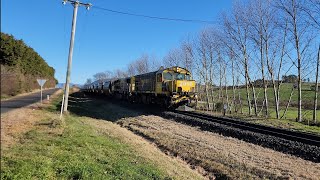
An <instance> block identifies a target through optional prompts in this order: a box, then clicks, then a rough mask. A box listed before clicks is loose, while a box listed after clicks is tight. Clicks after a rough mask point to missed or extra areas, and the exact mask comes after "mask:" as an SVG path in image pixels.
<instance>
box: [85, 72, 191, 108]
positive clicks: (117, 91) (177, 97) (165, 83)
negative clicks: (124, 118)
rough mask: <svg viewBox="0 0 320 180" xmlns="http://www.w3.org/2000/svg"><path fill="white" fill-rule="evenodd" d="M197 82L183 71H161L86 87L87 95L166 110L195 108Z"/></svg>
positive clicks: (100, 82)
mask: <svg viewBox="0 0 320 180" xmlns="http://www.w3.org/2000/svg"><path fill="white" fill-rule="evenodd" d="M195 87H196V82H195V81H194V80H192V76H191V73H190V72H189V71H188V70H187V69H184V68H181V67H177V66H175V67H171V68H166V69H165V68H160V69H159V70H158V71H154V72H149V73H145V74H139V75H136V76H132V77H126V78H121V79H114V80H104V81H95V82H93V83H91V84H86V85H84V88H83V90H84V91H85V92H86V93H93V94H103V95H106V96H109V97H113V98H117V99H125V100H128V101H130V102H133V103H144V104H159V105H161V106H163V107H167V108H176V107H179V106H181V105H188V106H190V107H195V106H196V105H197V95H196V92H195Z"/></svg>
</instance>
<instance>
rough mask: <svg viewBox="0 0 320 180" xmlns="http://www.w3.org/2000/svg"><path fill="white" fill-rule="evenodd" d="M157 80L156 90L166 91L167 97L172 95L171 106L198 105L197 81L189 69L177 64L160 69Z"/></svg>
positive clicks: (158, 91)
mask: <svg viewBox="0 0 320 180" xmlns="http://www.w3.org/2000/svg"><path fill="white" fill-rule="evenodd" d="M156 81H157V83H156V84H157V85H156V92H157V93H162V94H163V93H165V94H167V97H171V98H170V99H169V104H170V106H173V105H174V106H178V105H184V104H187V105H189V106H192V107H193V106H196V102H197V96H196V94H195V86H196V83H195V81H194V80H192V76H191V73H190V72H189V71H188V70H186V69H184V68H181V67H177V66H176V67H172V68H167V69H163V70H159V71H158V72H157V80H156Z"/></svg>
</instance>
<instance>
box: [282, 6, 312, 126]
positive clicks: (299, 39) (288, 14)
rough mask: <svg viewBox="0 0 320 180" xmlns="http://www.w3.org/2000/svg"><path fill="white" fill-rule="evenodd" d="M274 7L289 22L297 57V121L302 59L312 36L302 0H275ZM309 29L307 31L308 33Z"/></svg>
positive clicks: (299, 105) (300, 98)
mask: <svg viewBox="0 0 320 180" xmlns="http://www.w3.org/2000/svg"><path fill="white" fill-rule="evenodd" d="M276 7H277V8H279V9H280V10H282V12H283V14H284V16H285V19H288V22H289V32H290V33H291V34H290V35H291V36H292V38H291V40H292V44H293V46H294V49H295V54H296V59H297V70H298V80H297V81H298V117H297V120H298V121H299V122H301V121H302V114H301V102H302V95H301V82H302V81H301V76H302V60H303V59H304V57H305V53H307V49H308V47H309V45H310V43H311V40H312V38H311V37H308V35H310V31H309V30H310V27H309V23H306V20H305V18H303V16H304V14H303V13H304V9H305V8H304V7H305V6H304V1H302V0H279V1H277V2H276ZM308 31H309V33H308Z"/></svg>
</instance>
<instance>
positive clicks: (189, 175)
mask: <svg viewBox="0 0 320 180" xmlns="http://www.w3.org/2000/svg"><path fill="white" fill-rule="evenodd" d="M82 121H83V122H84V123H86V124H89V125H91V126H93V127H94V128H95V129H96V131H98V132H99V133H102V134H105V135H107V136H109V137H113V138H117V139H119V140H121V141H122V142H123V143H125V144H130V145H131V146H132V147H133V148H134V149H135V150H136V151H137V154H139V155H141V156H143V157H144V158H146V159H147V160H148V161H150V162H153V163H155V164H156V166H157V167H159V168H161V169H162V170H163V171H165V172H167V174H168V175H169V176H171V177H175V178H177V179H203V177H202V176H201V175H200V174H198V173H197V172H196V171H193V170H192V169H190V168H189V166H188V165H187V163H185V161H183V160H181V159H178V158H172V157H170V156H166V155H165V154H163V153H162V152H161V151H160V150H159V149H158V148H157V147H156V146H155V145H153V144H151V143H150V142H148V141H146V140H145V139H143V138H142V137H140V136H137V135H135V134H133V133H132V132H131V131H129V130H127V129H125V128H122V127H120V126H119V125H117V124H114V123H112V122H108V121H104V120H95V119H91V118H90V119H88V118H84V119H83V120H82Z"/></svg>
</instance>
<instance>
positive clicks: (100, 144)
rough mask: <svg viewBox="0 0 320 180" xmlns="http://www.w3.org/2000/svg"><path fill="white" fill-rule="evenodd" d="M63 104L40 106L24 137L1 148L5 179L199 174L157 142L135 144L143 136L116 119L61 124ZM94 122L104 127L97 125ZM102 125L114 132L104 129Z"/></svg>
mask: <svg viewBox="0 0 320 180" xmlns="http://www.w3.org/2000/svg"><path fill="white" fill-rule="evenodd" d="M59 99H60V98H59ZM71 101H72V98H71ZM59 103H60V102H59V100H58V99H56V100H54V102H53V103H52V105H50V106H49V107H47V108H45V109H43V110H35V111H38V112H36V113H39V114H41V115H42V116H41V117H42V119H41V120H40V121H38V122H37V123H36V125H35V126H34V127H33V128H32V129H31V130H30V131H28V132H27V133H25V134H23V135H21V136H20V137H19V141H18V142H17V143H16V144H14V145H12V147H9V148H7V149H2V151H1V157H2V158H1V167H2V168H1V179H167V178H168V179H170V177H171V176H173V177H175V178H178V179H184V178H186V177H192V179H194V178H196V179H197V178H199V176H198V175H197V174H196V173H194V172H193V171H191V170H190V169H188V168H187V167H186V166H183V165H181V164H179V163H178V162H176V161H174V160H172V159H170V158H169V157H167V156H165V155H164V154H162V153H161V152H160V151H159V150H157V149H156V148H154V147H153V146H152V145H150V144H148V143H146V142H143V143H141V142H137V143H138V145H137V144H135V145H134V144H133V143H132V142H135V141H137V140H135V138H137V137H138V136H135V135H133V134H132V133H131V135H130V133H128V134H127V136H126V135H124V134H126V131H124V130H125V129H124V128H120V127H119V126H118V125H116V124H113V123H111V122H104V121H103V122H101V121H98V120H96V119H93V118H89V117H84V116H82V117H81V116H78V115H76V114H72V113H71V114H69V115H67V116H65V118H64V123H61V122H60V121H59V120H57V119H58V114H57V110H58V109H59V105H58V104H59ZM71 104H72V103H71ZM71 106H73V108H75V107H76V106H75V105H71ZM92 122H96V123H99V125H98V126H93V125H92ZM105 123H107V124H105ZM103 126H105V127H107V128H109V130H108V131H106V130H101V129H99V128H100V127H103ZM128 132H129V131H128ZM128 139H130V140H128ZM139 143H140V144H139ZM144 146H146V147H148V146H152V147H153V148H154V149H155V150H153V149H152V148H150V147H149V149H148V153H149V155H148V153H146V152H144V151H145V149H143V148H144ZM153 151H155V152H153ZM156 151H159V152H156ZM150 152H151V155H150ZM152 153H153V154H152ZM153 158H154V159H153ZM166 158H169V159H166ZM162 159H163V160H162ZM168 167H169V168H168ZM170 167H171V169H170ZM175 168H176V169H175ZM193 173H194V174H193Z"/></svg>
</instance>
